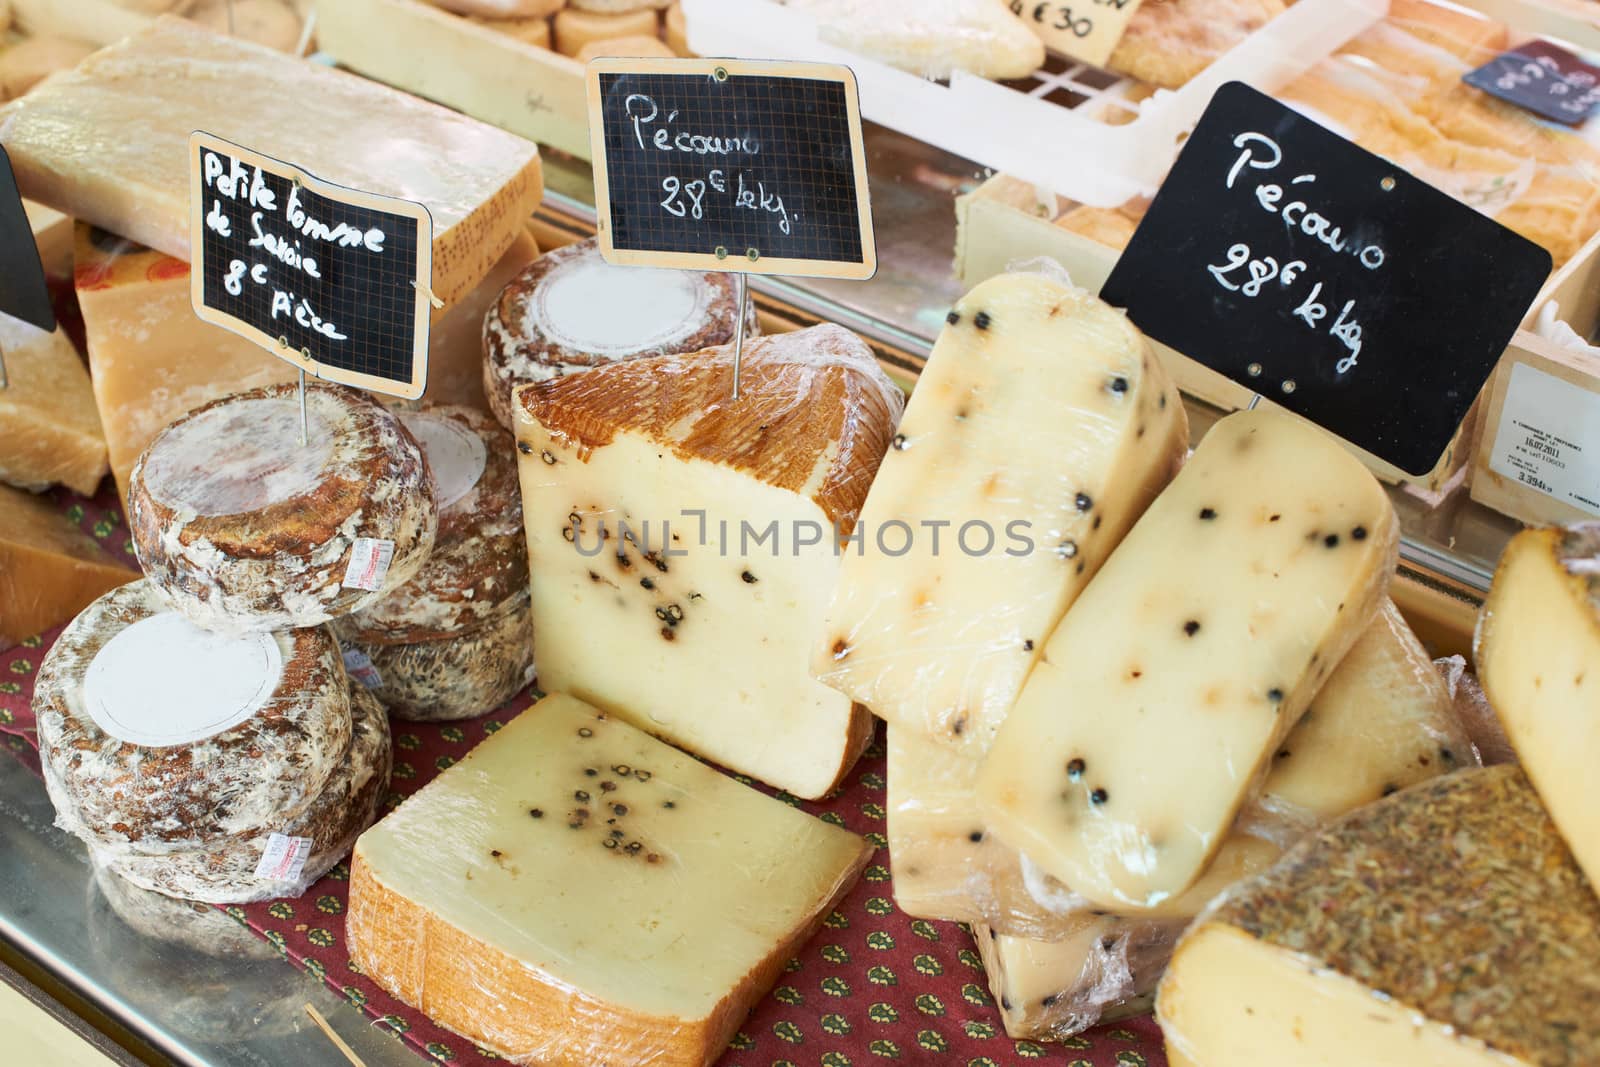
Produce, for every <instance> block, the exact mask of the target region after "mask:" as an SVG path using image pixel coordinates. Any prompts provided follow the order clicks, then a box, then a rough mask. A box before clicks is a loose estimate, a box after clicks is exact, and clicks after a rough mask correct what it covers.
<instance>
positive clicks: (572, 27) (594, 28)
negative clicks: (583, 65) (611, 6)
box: [554, 8, 657, 56]
mask: <svg viewBox="0 0 1600 1067" xmlns="http://www.w3.org/2000/svg"><path fill="white" fill-rule="evenodd" d="M656 23H657V15H656V12H654V11H651V10H645V11H624V12H619V13H615V14H613V13H610V12H604V11H579V10H577V9H575V8H568V9H567V10H565V11H559V12H557V13H556V17H555V22H554V26H555V31H556V51H557V52H560V53H561V54H562V55H564V56H576V55H577V54H578V53H579V52H581V51H582V50H583V47H584V46H585V45H588V44H593V43H595V42H596V41H612V40H615V39H617V38H618V37H654V36H655V33H656Z"/></svg>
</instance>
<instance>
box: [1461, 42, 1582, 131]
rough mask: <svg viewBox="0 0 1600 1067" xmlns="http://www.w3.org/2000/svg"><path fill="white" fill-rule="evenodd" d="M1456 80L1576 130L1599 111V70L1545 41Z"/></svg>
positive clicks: (1503, 53)
mask: <svg viewBox="0 0 1600 1067" xmlns="http://www.w3.org/2000/svg"><path fill="white" fill-rule="evenodd" d="M1461 80H1462V81H1464V82H1466V83H1467V84H1468V85H1475V86H1477V87H1478V88H1479V89H1482V90H1483V91H1484V92H1486V93H1488V94H1489V95H1490V96H1496V97H1499V98H1500V99H1501V100H1504V101H1506V102H1507V103H1510V104H1515V105H1517V106H1518V107H1520V108H1524V109H1526V110H1528V111H1532V112H1533V113H1534V114H1536V115H1542V116H1543V117H1544V118H1547V119H1552V120H1554V121H1556V122H1564V123H1566V124H1567V125H1569V126H1578V125H1581V124H1582V123H1583V120H1584V119H1587V118H1588V117H1589V116H1590V114H1592V113H1593V112H1594V109H1595V106H1596V105H1600V67H1593V66H1590V65H1589V64H1588V63H1585V62H1584V61H1583V60H1581V59H1579V58H1578V57H1577V56H1575V55H1573V54H1572V53H1571V52H1569V51H1567V50H1566V49H1565V48H1562V47H1561V46H1560V45H1558V44H1555V43H1553V42H1551V41H1542V40H1532V41H1529V42H1528V43H1527V44H1525V45H1523V46H1522V47H1520V48H1517V49H1515V50H1513V51H1510V52H1502V53H1501V54H1500V55H1498V56H1495V57H1494V58H1493V59H1491V60H1490V61H1489V62H1488V63H1485V64H1484V65H1483V66H1481V67H1479V68H1478V69H1477V70H1474V71H1469V72H1468V73H1466V74H1464V75H1462V77H1461Z"/></svg>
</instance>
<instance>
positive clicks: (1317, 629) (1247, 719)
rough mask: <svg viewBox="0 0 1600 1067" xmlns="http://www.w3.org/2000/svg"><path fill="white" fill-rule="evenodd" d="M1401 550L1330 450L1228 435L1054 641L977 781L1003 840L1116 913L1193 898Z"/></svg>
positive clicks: (1179, 482) (1389, 516) (1366, 493)
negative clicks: (1187, 894) (1188, 894)
mask: <svg viewBox="0 0 1600 1067" xmlns="http://www.w3.org/2000/svg"><path fill="white" fill-rule="evenodd" d="M1307 471H1316V472H1317V477H1316V478H1315V479H1314V480H1308V479H1307V477H1306V472H1307ZM1398 543H1399V533H1398V522H1397V521H1396V519H1395V514H1394V509H1393V508H1392V507H1391V506H1390V503H1389V499H1388V497H1387V495H1386V494H1385V493H1384V491H1383V488H1382V486H1380V485H1379V484H1378V482H1377V480H1376V479H1374V478H1373V477H1372V475H1371V474H1369V473H1368V472H1367V471H1366V469H1365V468H1363V467H1362V466H1361V464H1360V463H1359V462H1357V461H1356V460H1355V459H1354V458H1352V457H1351V456H1350V455H1349V454H1348V453H1346V452H1345V451H1344V450H1343V449H1342V448H1340V446H1339V445H1338V443H1337V442H1335V441H1334V440H1333V439H1332V438H1331V437H1328V436H1327V435H1325V434H1324V433H1322V432H1321V431H1320V430H1318V429H1316V428H1315V427H1312V426H1309V425H1307V424H1305V423H1302V422H1299V421H1297V420H1295V419H1293V418H1290V417H1288V416H1284V415H1278V414H1273V413H1269V412H1261V411H1246V412H1240V413H1237V414H1234V415H1230V416H1228V417H1227V418H1225V419H1223V420H1221V421H1220V422H1218V423H1217V424H1216V425H1215V426H1214V427H1213V428H1212V429H1211V432H1210V433H1208V434H1207V435H1206V436H1205V438H1204V439H1203V440H1202V441H1201V443H1200V447H1199V448H1198V449H1197V450H1196V451H1195V453H1194V456H1193V458H1191V459H1190V461H1189V462H1188V464H1187V465H1186V466H1185V467H1184V469H1183V471H1182V473H1180V474H1179V475H1178V477H1177V478H1176V479H1175V480H1174V481H1173V483H1172V484H1171V485H1170V486H1169V487H1168V488H1167V489H1166V491H1165V492H1163V493H1162V494H1161V496H1160V497H1158V498H1157V499H1156V502H1155V503H1154V504H1152V505H1151V506H1150V509H1149V510H1148V511H1146V512H1145V515H1144V517H1143V518H1142V519H1140V520H1139V522H1138V524H1137V525H1136V526H1135V527H1134V528H1133V531H1132V532H1131V533H1129V534H1128V536H1127V538H1126V539H1125V540H1124V541H1123V543H1122V545H1121V546H1120V547H1119V548H1118V550H1117V551H1116V552H1115V553H1114V554H1113V555H1112V557H1111V559H1110V560H1109V561H1108V562H1107V563H1106V565H1105V566H1104V567H1103V568H1102V570H1101V572H1100V574H1099V576H1098V577H1097V578H1096V579H1095V581H1094V582H1093V583H1092V584H1091V585H1090V586H1089V588H1088V589H1087V590H1085V591H1084V593H1083V594H1082V595H1081V596H1079V598H1078V600H1077V601H1076V602H1075V603H1074V604H1073V606H1072V608H1071V610H1069V611H1068V612H1067V616H1066V618H1065V619H1064V620H1062V623H1061V625H1060V626H1058V627H1057V628H1056V631H1055V633H1053V634H1052V635H1051V636H1050V638H1049V641H1048V642H1047V644H1046V645H1045V650H1044V657H1043V659H1042V660H1041V661H1040V662H1039V664H1038V665H1037V666H1035V667H1034V670H1033V674H1032V675H1031V676H1030V677H1029V679H1028V682H1027V684H1026V686H1025V687H1024V688H1023V692H1022V696H1021V698H1020V699H1019V700H1018V702H1017V704H1016V706H1015V708H1013V709H1012V712H1011V714H1010V716H1009V717H1008V718H1007V719H1006V721H1005V724H1004V725H1003V726H1001V728H1000V734H999V737H998V738H997V739H996V741H995V744H994V747H993V748H991V749H990V751H989V755H988V756H987V758H986V759H985V761H984V765H983V768H982V770H981V771H980V772H979V783H978V799H979V804H980V806H981V808H982V810H983V813H984V817H985V819H986V820H987V821H988V823H989V825H990V826H991V827H992V828H993V829H994V830H995V832H997V833H999V834H1000V836H1001V837H1002V838H1003V839H1004V840H1006V841H1008V842H1009V843H1010V844H1012V845H1013V846H1015V847H1017V848H1019V849H1020V850H1021V851H1022V852H1024V853H1025V854H1026V855H1028V856H1029V857H1030V858H1031V859H1033V860H1034V861H1035V862H1037V863H1038V864H1039V866H1040V867H1042V868H1043V869H1044V870H1046V871H1048V872H1049V873H1050V874H1052V875H1054V876H1055V877H1056V878H1058V879H1060V880H1061V881H1062V882H1064V883H1065V884H1067V885H1069V886H1071V887H1072V889H1073V891H1074V892H1076V893H1079V894H1081V895H1082V896H1085V897H1087V898H1089V899H1090V900H1092V901H1095V902H1097V903H1099V904H1102V905H1105V906H1116V907H1121V908H1134V909H1139V908H1155V907H1159V906H1160V905H1161V904H1162V903H1163V902H1164V901H1167V900H1170V899H1172V898H1174V897H1176V896H1178V895H1179V894H1181V893H1182V892H1183V891H1184V890H1186V889H1188V888H1189V887H1190V886H1191V885H1193V884H1194V883H1195V881H1196V880H1197V879H1198V878H1199V877H1200V876H1201V874H1202V873H1203V872H1204V871H1205V869H1206V866H1207V864H1209V863H1210V861H1211V859H1212V857H1213V855H1215V853H1216V851H1217V849H1218V848H1219V847H1220V846H1221V844H1222V842H1223V840H1224V838H1225V837H1226V834H1227V830H1228V828H1229V827H1230V826H1231V825H1232V824H1233V821H1234V817H1235V816H1236V815H1237V814H1238V813H1239V810H1240V809H1241V807H1243V806H1244V804H1245V803H1246V802H1247V801H1248V800H1249V799H1250V797H1251V796H1252V795H1253V794H1254V793H1255V792H1256V791H1257V790H1259V789H1260V786H1261V782H1262V780H1263V778H1264V777H1265V775H1266V772H1267V769H1268V767H1269V765H1270V761H1271V758H1272V755H1273V753H1274V752H1276V751H1277V750H1278V747H1279V745H1280V743H1281V742H1282V741H1283V739H1284V737H1285V736H1286V735H1287V734H1288V733H1289V731H1290V730H1291V729H1293V728H1294V725H1295V723H1297V722H1298V721H1299V719H1300V716H1301V715H1302V714H1303V713H1304V711H1305V709H1306V707H1307V706H1308V705H1309V704H1310V702H1311V700H1312V698H1313V697H1314V696H1315V695H1316V692H1317V690H1318V688H1319V687H1320V686H1321V685H1322V682H1323V681H1324V680H1325V679H1326V678H1327V677H1328V675H1329V673H1331V672H1332V670H1333V669H1334V667H1335V666H1337V665H1338V663H1339V660H1341V659H1342V658H1343V657H1344V654H1345V653H1346V652H1347V651H1348V650H1349V649H1350V647H1351V646H1352V645H1353V644H1354V643H1355V641H1356V640H1357V638H1359V637H1360V635H1361V633H1362V631H1363V630H1364V629H1365V628H1366V627H1367V625H1368V624H1369V623H1370V622H1371V620H1372V619H1373V617H1374V615H1375V614H1376V613H1377V611H1378V610H1379V608H1380V607H1381V605H1382V602H1383V598H1384V596H1385V591H1386V590H1387V588H1388V582H1389V577H1390V574H1391V573H1392V572H1393V570H1394V565H1395V560H1396V556H1397V550H1398Z"/></svg>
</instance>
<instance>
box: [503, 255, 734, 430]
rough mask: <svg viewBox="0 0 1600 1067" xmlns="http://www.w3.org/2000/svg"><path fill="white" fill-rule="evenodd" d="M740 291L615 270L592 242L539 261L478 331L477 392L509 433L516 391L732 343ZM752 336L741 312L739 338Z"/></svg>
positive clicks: (688, 275) (696, 274) (717, 282)
mask: <svg viewBox="0 0 1600 1067" xmlns="http://www.w3.org/2000/svg"><path fill="white" fill-rule="evenodd" d="M737 315H738V288H737V285H736V283H735V281H734V277H733V275H731V274H725V273H722V272H713V273H703V272H700V271H680V270H653V269H648V268H644V267H614V266H612V265H611V264H609V263H607V262H606V261H605V260H604V259H602V258H601V257H600V250H599V247H598V246H597V245H596V244H595V242H594V240H593V239H592V238H591V239H590V240H587V241H581V242H579V243H577V244H573V245H568V246H567V247H565V248H559V249H557V250H556V251H554V252H547V253H546V254H545V255H544V256H543V257H541V258H540V259H538V260H537V261H535V262H534V263H532V264H531V265H530V266H529V267H528V268H527V269H526V270H524V271H523V272H522V273H521V274H519V275H518V276H517V277H516V279H515V280H514V281H512V283H511V284H510V285H508V286H506V288H505V289H504V290H503V291H502V292H501V293H500V298H499V299H498V300H496V301H495V303H494V306H493V307H491V308H490V309H489V315H488V317H487V318H486V319H485V320H484V324H483V341H484V365H483V393H484V396H485V397H487V398H488V400H489V407H490V409H491V410H492V411H493V412H494V414H495V417H496V418H498V419H499V420H500V424H501V425H502V426H505V427H506V428H507V429H510V428H511V427H512V425H513V422H512V406H511V404H512V394H513V392H514V391H515V389H516V387H517V386H519V385H526V384H527V383H529V382H539V381H545V380H547V379H550V378H558V377H561V376H563V375H566V374H572V373H576V372H579V371H584V370H588V369H589V368H591V367H597V366H602V365H604V364H606V363H614V362H617V361H619V360H625V359H637V358H638V357H640V356H654V355H662V354H676V353H680V352H697V351H699V350H700V349H702V348H707V347H710V346H711V345H720V344H726V343H728V342H729V341H732V340H733V336H734V332H735V330H734V326H735V319H736V318H737ZM757 330H758V327H757V324H756V319H755V305H754V304H753V303H752V304H750V305H749V307H748V309H747V315H746V320H745V336H746V337H754V336H755V335H756V333H757Z"/></svg>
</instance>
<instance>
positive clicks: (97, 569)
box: [0, 485, 139, 648]
mask: <svg viewBox="0 0 1600 1067" xmlns="http://www.w3.org/2000/svg"><path fill="white" fill-rule="evenodd" d="M138 577H139V574H138V572H137V571H134V570H130V569H129V568H127V567H124V566H123V565H122V564H121V563H119V562H118V561H117V560H116V559H115V558H114V557H113V556H112V555H111V554H110V553H109V552H107V551H106V549H105V548H104V547H102V546H101V544H100V543H99V542H98V541H96V540H95V539H94V538H92V537H90V536H89V535H88V534H86V533H84V532H83V531H82V530H80V529H79V528H78V526H77V525H76V524H75V523H73V522H72V521H71V520H70V519H68V518H67V517H66V515H64V514H63V513H61V512H60V511H58V510H57V509H56V508H55V507H54V506H53V505H51V504H50V503H47V502H46V501H43V500H40V499H38V498H36V497H34V496H32V495H31V494H29V493H24V492H22V491H21V490H20V489H12V488H11V487H10V486H4V485H0V648H4V647H7V646H9V645H11V644H14V643H15V642H17V641H21V640H22V639H23V638H25V637H32V636H33V635H34V634H37V633H41V632H43V631H45V630H48V629H50V627H52V626H55V625H57V624H58V623H62V622H65V621H67V620H68V619H70V618H72V617H73V616H74V615H76V614H77V613H78V612H79V611H81V610H83V608H84V607H85V606H87V605H88V604H89V602H90V601H92V600H94V599H95V598H97V597H99V596H100V595H101V594H102V593H105V592H107V591H109V590H111V589H114V588H116V587H117V586H119V585H123V584H125V583H127V582H131V581H134V580H135V579H137V578H138Z"/></svg>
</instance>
